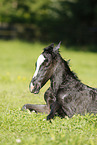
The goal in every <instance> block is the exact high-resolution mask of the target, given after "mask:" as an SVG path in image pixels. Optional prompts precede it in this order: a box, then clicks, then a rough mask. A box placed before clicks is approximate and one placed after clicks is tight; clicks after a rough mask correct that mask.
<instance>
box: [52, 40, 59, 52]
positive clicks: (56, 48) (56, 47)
mask: <svg viewBox="0 0 97 145" xmlns="http://www.w3.org/2000/svg"><path fill="white" fill-rule="evenodd" d="M60 44H61V41H60V42H59V44H58V45H57V46H55V47H54V48H53V51H54V52H58V51H59V48H60Z"/></svg>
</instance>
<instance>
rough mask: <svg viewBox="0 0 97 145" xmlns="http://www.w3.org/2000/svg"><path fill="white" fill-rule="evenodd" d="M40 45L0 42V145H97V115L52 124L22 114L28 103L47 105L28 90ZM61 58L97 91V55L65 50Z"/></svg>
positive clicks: (41, 93)
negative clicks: (67, 61) (68, 62)
mask: <svg viewBox="0 0 97 145" xmlns="http://www.w3.org/2000/svg"><path fill="white" fill-rule="evenodd" d="M45 46H47V45H46V44H41V43H27V42H21V41H0V144H1V145H17V144H21V145H30V144H31V145H32V144H33V145H38V144H40V145H57V144H58V145H96V143H97V115H96V116H93V114H92V115H91V116H89V115H88V114H86V115H85V116H80V115H74V116H73V117H72V118H71V119H69V118H68V117H67V118H65V119H60V118H59V117H56V118H55V119H54V120H52V123H50V122H48V121H46V114H41V113H39V114H35V113H32V114H31V113H30V112H29V111H27V112H22V111H21V107H22V106H23V105H24V104H25V103H33V104H42V103H45V102H44V99H43V94H44V92H45V91H46V89H47V88H48V87H49V83H47V84H46V85H45V86H44V87H43V88H42V89H41V91H40V93H39V94H38V95H34V94H31V93H30V92H29V89H28V86H29V82H30V80H31V78H32V75H33V73H34V71H35V70H34V68H35V67H34V65H35V61H36V60H37V57H38V56H39V55H40V53H41V52H42V49H43V48H44V47H45ZM61 54H62V56H63V57H64V58H65V59H66V60H68V59H71V61H70V66H71V69H72V70H73V71H74V72H76V73H77V75H78V76H79V79H81V80H82V82H83V83H85V84H88V85H90V86H92V87H97V53H90V52H82V51H79V52H78V51H77V52H76V51H73V50H71V51H70V50H66V48H65V47H64V46H62V48H61Z"/></svg>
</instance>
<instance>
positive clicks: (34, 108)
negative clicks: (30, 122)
mask: <svg viewBox="0 0 97 145" xmlns="http://www.w3.org/2000/svg"><path fill="white" fill-rule="evenodd" d="M27 109H28V110H30V111H31V112H32V111H35V112H36V113H38V112H39V113H46V114H49V113H50V108H49V107H48V106H47V105H36V104H25V105H24V106H23V107H22V111H24V110H27Z"/></svg>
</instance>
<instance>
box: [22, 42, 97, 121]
mask: <svg viewBox="0 0 97 145" xmlns="http://www.w3.org/2000/svg"><path fill="white" fill-rule="evenodd" d="M59 47H60V43H59V44H58V45H57V46H56V47H54V44H53V43H52V44H51V45H50V46H48V47H47V48H45V49H44V51H43V52H42V54H41V55H40V56H39V58H38V60H37V66H36V71H35V73H34V76H33V78H32V80H31V83H30V85H29V88H30V91H31V93H35V94H37V93H39V91H40V89H41V88H42V87H43V86H44V85H45V83H46V82H47V81H48V80H49V79H50V82H51V83H50V87H49V88H48V90H47V91H46V92H45V94H44V99H45V101H46V105H33V104H25V105H24V106H23V107H22V110H24V109H29V110H30V111H33V110H35V111H36V112H42V113H43V112H45V113H47V114H49V115H48V116H47V119H48V120H49V119H51V118H53V117H54V115H55V114H58V115H59V116H60V117H65V116H66V115H67V116H68V117H72V116H73V115H74V114H85V113H94V114H96V113H97V89H95V88H91V87H89V86H87V85H84V84H83V83H81V81H80V80H79V79H78V78H77V76H76V75H75V74H74V73H73V72H72V71H71V70H70V67H69V66H68V62H66V61H65V60H64V59H63V58H62V57H61V56H60V54H59Z"/></svg>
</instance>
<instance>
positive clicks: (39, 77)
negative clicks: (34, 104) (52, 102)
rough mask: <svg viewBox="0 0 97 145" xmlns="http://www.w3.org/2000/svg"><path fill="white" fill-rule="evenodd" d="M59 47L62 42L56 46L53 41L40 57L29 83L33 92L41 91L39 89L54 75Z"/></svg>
mask: <svg viewBox="0 0 97 145" xmlns="http://www.w3.org/2000/svg"><path fill="white" fill-rule="evenodd" d="M59 47H60V43H59V44H58V45H57V46H56V47H54V44H53V43H52V44H51V45H50V46H48V47H46V48H45V49H44V51H43V52H42V53H41V55H40V56H39V57H38V59H37V62H36V71H35V73H34V75H33V78H32V80H31V83H30V85H29V88H30V92H31V93H35V94H37V93H39V90H40V89H41V88H42V87H43V86H44V85H45V83H46V82H47V81H48V80H49V79H50V78H51V76H52V75H53V73H54V68H55V65H56V60H57V56H58V54H59V53H58V52H59Z"/></svg>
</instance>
